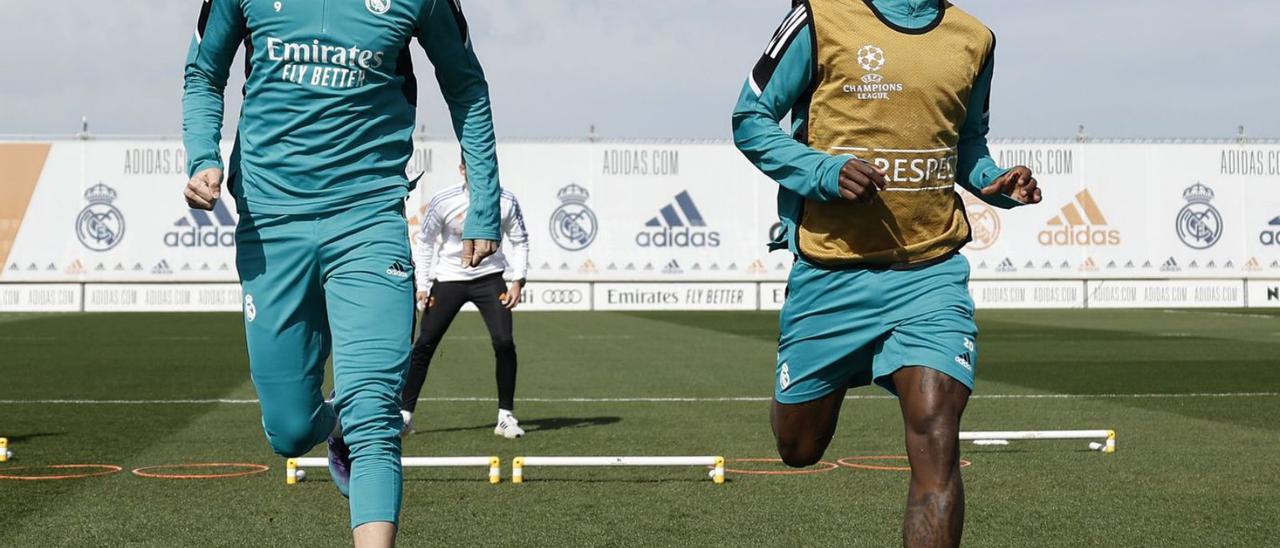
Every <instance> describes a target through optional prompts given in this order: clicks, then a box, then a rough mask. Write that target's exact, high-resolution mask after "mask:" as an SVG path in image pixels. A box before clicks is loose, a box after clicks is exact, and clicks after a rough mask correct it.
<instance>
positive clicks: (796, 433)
mask: <svg viewBox="0 0 1280 548" xmlns="http://www.w3.org/2000/svg"><path fill="white" fill-rule="evenodd" d="M846 391H847V390H846V389H840V390H836V391H835V392H832V393H830V394H827V395H826V396H824V397H822V398H819V399H816V400H813V401H810V402H805V403H797V404H783V403H778V401H777V400H774V402H773V410H772V413H771V416H770V422H771V423H772V424H773V437H774V439H775V440H776V441H777V442H778V456H780V457H782V462H785V463H786V464H787V466H794V467H796V468H800V467H803V466H810V465H813V464H815V463H817V462H818V461H819V460H821V459H822V454H823V453H824V452H826V450H827V446H828V445H831V437H832V436H834V435H835V433H836V422H838V421H839V419H840V405H841V404H843V403H844V394H845V392H846Z"/></svg>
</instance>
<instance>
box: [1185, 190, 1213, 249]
mask: <svg viewBox="0 0 1280 548" xmlns="http://www.w3.org/2000/svg"><path fill="white" fill-rule="evenodd" d="M1213 196H1214V193H1213V189H1211V188H1209V187H1207V186H1205V185H1204V184H1203V183H1196V184H1194V185H1191V186H1190V187H1188V188H1187V190H1185V191H1183V193H1182V197H1183V198H1184V199H1186V200H1187V205H1185V206H1183V208H1182V211H1179V212H1178V219H1177V221H1176V223H1175V224H1176V226H1177V229H1178V238H1179V239H1180V240H1182V243H1184V244H1186V245H1187V247H1190V248H1192V249H1208V248H1210V247H1213V244H1216V243H1218V240H1219V239H1221V238H1222V215H1221V214H1220V213H1218V208H1215V207H1213V205H1212V204H1210V203H1209V202H1210V201H1212V200H1213Z"/></svg>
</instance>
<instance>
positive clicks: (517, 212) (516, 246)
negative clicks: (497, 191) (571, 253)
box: [502, 195, 529, 309]
mask: <svg viewBox="0 0 1280 548" xmlns="http://www.w3.org/2000/svg"><path fill="white" fill-rule="evenodd" d="M502 232H503V233H504V234H506V236H507V242H508V243H510V244H511V252H510V253H507V273H508V277H510V278H511V287H510V288H509V289H508V290H507V300H506V301H505V302H503V303H502V304H504V305H506V307H507V308H508V309H514V308H515V307H516V305H518V304H520V293H521V292H522V291H523V290H524V285H525V278H526V277H528V275H529V231H528V230H527V229H526V228H525V225H524V212H523V211H522V210H521V209H520V201H519V200H517V199H516V197H515V195H511V209H510V211H509V212H508V213H507V215H506V216H505V217H504V218H503V219H502Z"/></svg>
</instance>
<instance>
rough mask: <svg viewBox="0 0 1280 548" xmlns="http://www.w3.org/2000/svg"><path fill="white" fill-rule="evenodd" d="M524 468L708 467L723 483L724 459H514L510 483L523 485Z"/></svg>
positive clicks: (716, 481) (712, 477) (718, 480)
mask: <svg viewBox="0 0 1280 548" xmlns="http://www.w3.org/2000/svg"><path fill="white" fill-rule="evenodd" d="M526 466H710V467H712V469H711V471H710V473H709V475H710V476H711V480H712V481H713V482H715V483H716V484H721V483H724V457H516V458H515V459H514V460H512V461H511V483H524V469H525V467H526Z"/></svg>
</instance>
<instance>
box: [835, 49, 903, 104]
mask: <svg viewBox="0 0 1280 548" xmlns="http://www.w3.org/2000/svg"><path fill="white" fill-rule="evenodd" d="M857 61H858V66H859V67H862V70H865V71H867V73H866V74H864V75H862V78H861V79H860V80H861V81H862V83H861V84H845V85H844V92H845V93H853V94H856V96H857V98H858V99H861V100H864V101H875V100H885V99H889V98H890V94H891V93H894V92H898V91H902V89H903V85H902V84H900V83H894V82H885V81H884V75H883V74H880V69H883V68H884V65H885V63H886V59H885V55H884V50H883V49H880V48H879V47H876V46H874V45H871V44H867V45H865V46H862V47H861V48H860V49H858V57H857Z"/></svg>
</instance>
